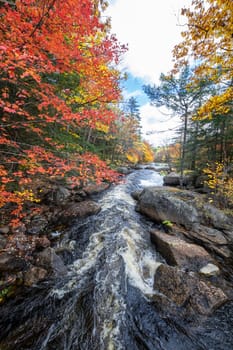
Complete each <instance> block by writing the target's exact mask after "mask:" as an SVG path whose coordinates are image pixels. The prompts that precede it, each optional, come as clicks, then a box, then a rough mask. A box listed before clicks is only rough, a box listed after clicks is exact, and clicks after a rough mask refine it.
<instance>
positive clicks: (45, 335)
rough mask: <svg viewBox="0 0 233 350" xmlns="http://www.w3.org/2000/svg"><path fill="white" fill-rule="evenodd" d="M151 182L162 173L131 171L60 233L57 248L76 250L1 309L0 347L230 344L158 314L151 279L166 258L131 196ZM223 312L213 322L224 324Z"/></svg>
mask: <svg viewBox="0 0 233 350" xmlns="http://www.w3.org/2000/svg"><path fill="white" fill-rule="evenodd" d="M149 185H158V186H160V185H162V177H161V176H160V175H159V174H158V173H156V172H155V171H153V170H147V169H142V170H138V171H136V172H134V173H132V174H130V175H129V176H128V178H127V181H126V182H125V183H123V184H120V185H117V186H115V187H113V188H112V189H110V190H109V191H107V192H106V193H105V194H104V195H103V197H102V198H101V199H99V202H100V204H101V207H102V210H101V211H100V213H98V214H97V215H95V216H92V217H88V218H85V219H82V220H79V221H77V222H75V223H74V225H73V227H72V228H71V229H70V230H67V232H65V233H64V238H63V240H62V241H61V242H60V244H61V246H62V244H69V245H70V246H71V247H72V249H73V259H71V260H72V261H71V262H70V263H69V265H68V273H67V275H66V276H65V277H64V276H63V277H61V278H57V279H54V280H50V281H46V282H44V283H41V284H40V285H38V286H37V287H35V288H33V289H31V290H28V291H25V293H24V294H23V295H22V296H20V297H19V298H18V299H14V300H12V301H10V302H9V303H8V304H6V305H3V306H2V311H1V321H0V349H1V350H13V349H14V350H15V349H19V350H29V349H30V350H55V349H56V350H121V349H122V350H143V349H145V350H147V349H149V350H157V349H158V350H187V349H189V350H198V349H200V350H201V349H202V350H204V349H206V350H207V349H208V350H210V349H214V350H227V349H228V348H227V347H224V346H226V344H227V342H228V340H225V341H224V342H222V341H221V342H219V345H218V347H214V346H215V345H213V344H216V337H215V335H211V334H210V332H209V333H208V336H207V337H206V336H205V334H204V328H200V327H198V326H196V327H194V326H193V325H187V324H184V322H183V321H182V319H180V320H177V319H172V318H171V317H170V316H169V315H167V316H166V315H162V314H160V312H159V310H158V307H157V305H156V303H155V302H154V295H155V294H156V291H155V290H153V276H154V273H155V270H156V268H157V267H158V266H159V264H160V263H161V262H162V261H163V260H162V258H161V257H160V256H159V254H158V253H157V252H156V251H155V248H154V247H153V246H152V245H151V242H150V236H149V229H150V228H151V227H152V226H153V225H154V224H153V223H152V222H151V221H149V220H147V219H146V218H144V217H142V216H141V215H140V214H139V213H137V212H136V211H135V201H134V199H133V198H132V197H131V195H130V193H131V192H132V191H135V190H140V189H142V188H143V187H145V186H149ZM223 314H224V312H221V313H220V315H221V317H220V316H219V318H218V319H221V320H222V323H223V324H224V326H225V327H226V328H227V329H229V327H230V326H229V327H228V326H226V321H224V320H223ZM228 317H229V315H228ZM212 322H216V319H213V321H212ZM224 322H225V323H224ZM209 324H210V323H209ZM218 324H219V332H218V336H219V334H221V335H222V334H224V332H223V331H222V330H221V329H222V328H223V326H222V325H220V322H218ZM203 327H204V326H203ZM206 339H207V340H206ZM231 339H232V337H231ZM229 341H230V340H229ZM229 349H230V348H229Z"/></svg>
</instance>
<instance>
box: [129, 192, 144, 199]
mask: <svg viewBox="0 0 233 350" xmlns="http://www.w3.org/2000/svg"><path fill="white" fill-rule="evenodd" d="M141 193H142V190H138V191H134V192H132V193H131V196H132V197H133V199H135V200H138V199H139V197H140V195H141Z"/></svg>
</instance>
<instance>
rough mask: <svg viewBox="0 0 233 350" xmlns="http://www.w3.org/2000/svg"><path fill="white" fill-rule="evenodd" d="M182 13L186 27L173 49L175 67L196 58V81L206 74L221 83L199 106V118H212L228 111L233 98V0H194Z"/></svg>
mask: <svg viewBox="0 0 233 350" xmlns="http://www.w3.org/2000/svg"><path fill="white" fill-rule="evenodd" d="M181 14H182V15H183V16H184V17H185V18H186V19H187V30H185V31H183V33H182V36H183V41H182V42H181V43H180V44H179V45H176V46H175V48H174V51H173V54H174V58H175V60H176V62H175V70H176V69H177V68H178V69H179V68H180V67H183V66H184V64H187V63H188V59H189V60H190V59H193V60H194V61H195V62H198V67H197V68H196V70H195V81H197V80H202V79H203V77H206V76H208V77H209V78H211V79H212V81H213V82H215V83H217V84H220V85H221V89H220V91H219V93H218V94H216V95H215V96H210V98H209V99H208V100H207V101H206V102H205V104H204V105H202V106H200V107H201V108H200V110H199V112H198V117H199V119H203V118H204V119H205V118H208V119H211V118H212V116H213V114H214V113H215V114H219V115H220V114H221V115H224V114H227V113H229V111H230V110H231V111H232V100H233V69H232V67H233V54H232V53H233V40H232V38H233V34H232V33H233V3H232V1H230V0H206V1H203V0H193V1H192V6H191V7H190V8H184V9H182V12H181Z"/></svg>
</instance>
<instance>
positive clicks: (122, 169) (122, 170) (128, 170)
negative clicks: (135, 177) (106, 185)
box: [117, 167, 132, 175]
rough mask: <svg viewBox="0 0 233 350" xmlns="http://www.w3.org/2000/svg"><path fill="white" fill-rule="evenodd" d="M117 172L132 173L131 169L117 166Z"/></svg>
mask: <svg viewBox="0 0 233 350" xmlns="http://www.w3.org/2000/svg"><path fill="white" fill-rule="evenodd" d="M117 172H118V173H120V174H123V175H128V174H130V173H132V169H130V168H127V167H119V168H117Z"/></svg>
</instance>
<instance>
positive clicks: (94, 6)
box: [0, 0, 125, 223]
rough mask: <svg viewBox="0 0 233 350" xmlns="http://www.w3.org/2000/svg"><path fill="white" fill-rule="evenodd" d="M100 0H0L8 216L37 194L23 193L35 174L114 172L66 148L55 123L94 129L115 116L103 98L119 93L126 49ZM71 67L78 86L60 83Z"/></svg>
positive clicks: (1, 133)
mask: <svg viewBox="0 0 233 350" xmlns="http://www.w3.org/2000/svg"><path fill="white" fill-rule="evenodd" d="M101 5H102V7H105V5H106V4H105V2H103V1H98V0H96V1H92V0H67V1H65V2H64V1H61V0H38V1H33V0H16V2H15V6H10V5H8V4H7V2H6V3H5V4H2V5H1V6H0V17H1V22H0V43H1V44H0V122H1V123H0V144H1V148H2V150H1V153H0V159H1V163H2V165H1V169H0V186H1V187H0V189H1V191H0V208H1V207H4V205H5V204H7V203H13V204H14V211H13V214H14V216H15V218H16V219H15V220H16V221H14V220H13V221H12V223H16V222H17V220H18V219H19V218H20V217H21V216H22V207H23V203H24V201H26V200H30V201H36V196H35V195H34V194H33V193H32V194H31V195H29V193H31V192H27V191H30V186H31V183H32V182H33V179H34V178H35V177H38V176H43V177H51V176H52V177H56V176H62V177H71V178H72V180H73V181H74V183H76V184H82V183H83V182H85V181H87V180H88V179H90V180H93V181H94V180H96V181H97V182H98V181H101V180H107V181H110V180H114V179H116V175H115V174H114V173H113V172H112V171H111V170H109V169H108V168H107V167H106V165H105V163H104V162H102V161H101V160H100V159H99V158H98V157H97V156H95V155H93V154H90V153H88V154H85V153H84V154H80V153H76V154H75V153H73V154H69V155H67V153H66V152H65V145H63V144H62V143H61V142H59V143H58V142H57V141H56V138H55V137H54V135H55V131H54V130H55V128H57V129H59V128H60V129H62V130H66V129H67V133H69V128H70V127H72V128H74V129H75V128H77V127H80V126H82V125H88V126H89V127H91V128H98V127H99V125H102V123H103V125H106V126H107V125H109V123H111V122H112V121H113V120H114V118H115V115H114V113H113V112H111V111H110V109H109V107H108V103H112V102H116V101H117V100H118V99H119V98H120V89H119V85H118V81H119V72H118V71H117V70H116V69H113V68H112V67H113V65H115V64H116V63H117V62H118V60H119V57H120V55H121V54H122V52H124V51H125V48H124V47H122V46H121V45H119V43H118V42H117V40H116V38H115V37H114V36H110V35H108V32H107V29H108V23H106V24H105V23H104V22H102V20H101V17H100V13H99V11H100V9H101ZM74 73H75V75H76V76H77V77H78V79H79V82H78V83H77V87H73V90H72V89H69V88H65V89H63V88H62V86H59V81H60V77H62V76H64V75H66V76H65V77H67V76H69V75H72V74H74ZM38 144H39V145H38ZM73 174H75V176H74V175H73ZM13 184H14V185H13ZM25 191H26V192H25ZM22 193H24V194H25V195H22ZM26 194H27V195H26Z"/></svg>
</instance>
